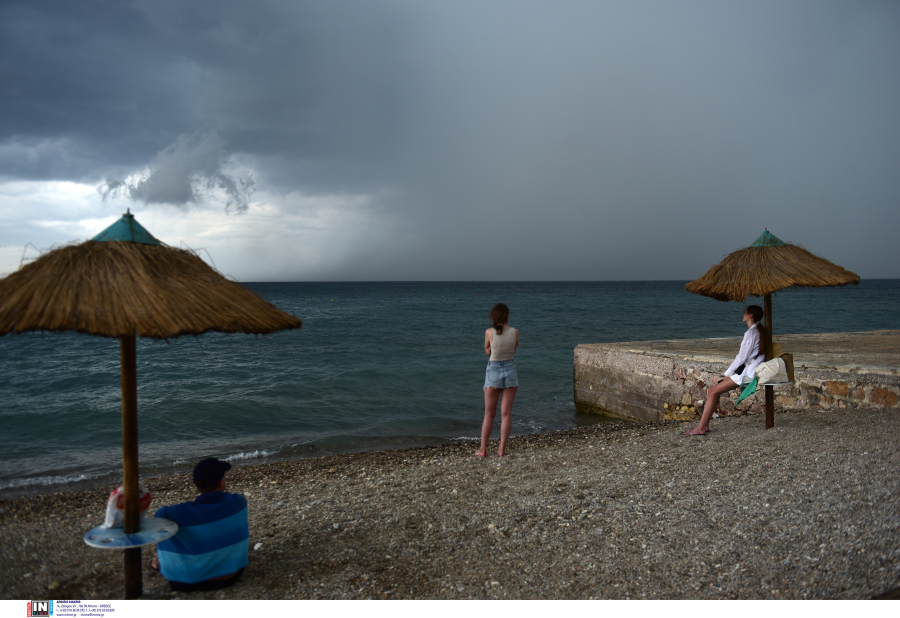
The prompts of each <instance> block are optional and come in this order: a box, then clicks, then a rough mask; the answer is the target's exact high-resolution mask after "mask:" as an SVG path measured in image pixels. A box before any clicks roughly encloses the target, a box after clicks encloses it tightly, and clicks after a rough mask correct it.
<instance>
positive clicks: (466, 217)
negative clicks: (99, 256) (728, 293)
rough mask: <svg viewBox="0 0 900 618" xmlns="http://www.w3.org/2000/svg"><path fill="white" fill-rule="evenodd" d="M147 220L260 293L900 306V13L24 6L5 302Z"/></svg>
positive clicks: (3, 127)
mask: <svg viewBox="0 0 900 618" xmlns="http://www.w3.org/2000/svg"><path fill="white" fill-rule="evenodd" d="M126 208H130V209H131V211H132V212H133V213H135V215H136V217H137V219H138V221H140V222H141V223H142V224H143V225H144V226H145V227H146V228H147V229H148V230H149V231H150V232H151V233H153V234H154V235H155V236H157V237H158V238H159V239H160V240H162V241H163V242H166V243H168V244H170V245H174V246H188V247H191V248H193V249H198V250H199V249H201V248H202V249H206V250H207V251H208V253H209V255H211V256H212V260H213V261H214V262H215V265H216V266H217V267H218V268H219V270H221V271H222V272H224V273H226V274H228V275H231V276H233V277H234V278H236V279H238V280H242V281H311V280H320V281H321V280H491V279H497V280H562V279H576V280H632V279H694V278H697V277H699V276H700V275H702V274H703V273H704V272H705V271H706V270H707V269H708V268H709V267H710V266H712V265H713V264H715V263H716V262H718V261H719V260H720V259H721V258H722V256H724V255H726V254H727V253H729V252H731V251H733V250H736V249H739V248H742V247H745V246H747V245H749V244H751V243H752V242H753V241H754V240H755V239H756V238H757V237H758V236H759V235H760V233H762V231H763V229H765V228H768V229H769V230H770V231H771V232H772V233H773V234H775V235H776V236H778V237H780V238H781V239H783V240H785V241H789V242H794V243H797V244H800V245H803V246H804V247H806V248H807V249H809V250H810V251H812V252H814V253H816V254H818V255H822V256H824V257H826V258H828V259H830V260H832V261H833V262H835V263H837V264H840V265H841V266H844V267H845V268H848V269H850V270H852V271H854V272H856V273H857V274H859V275H860V276H861V277H863V278H897V277H900V243H898V230H900V2H896V1H892V0H888V1H885V2H868V1H865V0H847V1H842V2H827V1H824V0H812V1H809V2H801V1H790V0H776V1H772V2H768V1H762V0H753V1H752V2H748V1H745V0H741V1H735V2H728V1H726V0H714V1H708V2H705V1H679V2H672V1H669V0H661V1H648V2H641V1H636V0H627V1H622V2H604V1H600V0H594V1H585V2H569V1H565V0H552V1H551V0H545V1H537V2H528V1H526V0H515V1H509V2H506V1H500V0H477V1H472V2H468V1H463V0H447V1H440V0H432V1H428V2H422V1H421V0H408V1H402V0H399V1H389V0H356V1H347V2H344V1H339V0H327V1H325V0H322V1H318V2H301V1H298V0H284V1H275V0H255V1H254V2H252V3H249V2H246V1H236V0H214V1H213V0H209V1H205V0H129V1H127V2H126V1H118V0H82V1H79V2H72V1H71V0H60V1H57V2H53V1H43V0H27V1H23V2H16V1H8V0H0V275H2V274H5V273H9V272H12V271H14V270H15V269H16V268H17V267H18V265H19V262H20V260H21V258H22V256H23V251H24V255H25V257H26V259H27V258H29V257H36V256H37V255H38V254H39V252H40V251H42V250H46V249H48V248H50V247H52V246H55V245H59V244H64V243H67V242H71V241H75V240H84V239H88V238H91V237H93V236H94V235H96V234H97V233H99V232H100V231H102V230H103V229H104V228H105V227H107V226H108V225H109V224H111V223H112V222H113V221H115V220H116V219H117V218H118V217H119V216H121V214H122V213H123V212H124V211H125V209H126ZM29 243H30V244H29ZM203 256H204V258H206V253H203Z"/></svg>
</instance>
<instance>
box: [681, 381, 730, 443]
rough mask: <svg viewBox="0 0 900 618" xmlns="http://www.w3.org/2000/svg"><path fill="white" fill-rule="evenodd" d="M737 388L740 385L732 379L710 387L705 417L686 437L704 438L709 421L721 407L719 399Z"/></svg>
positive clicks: (702, 417)
mask: <svg viewBox="0 0 900 618" xmlns="http://www.w3.org/2000/svg"><path fill="white" fill-rule="evenodd" d="M737 387H738V385H737V384H735V383H734V380H732V379H731V378H725V379H724V380H722V381H721V382H719V383H718V384H715V385H713V386H710V387H709V390H708V391H706V404H705V405H704V406H703V415H702V416H701V417H700V422H699V423H697V425H696V426H694V427H692V428H691V429H688V430H687V431H685V432H684V435H686V436H702V435H703V434H705V433H706V432H707V431H709V419H711V418H712V415H713V412H715V411H716V408H717V407H718V406H719V398H720V397H721V396H722V393H727V392H728V391H730V390H733V389H735V388H737Z"/></svg>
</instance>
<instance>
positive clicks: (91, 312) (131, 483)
mask: <svg viewBox="0 0 900 618" xmlns="http://www.w3.org/2000/svg"><path fill="white" fill-rule="evenodd" d="M300 326H301V322H300V320H298V319H297V318H295V317H294V316H292V315H289V314H287V313H285V312H283V311H281V310H280V309H278V308H276V307H275V306H274V305H272V304H270V303H268V302H266V301H264V300H263V299H261V298H260V297H259V296H257V295H256V294H255V293H253V292H252V291H250V290H249V289H248V288H246V287H244V286H243V285H241V284H239V283H236V282H234V281H229V280H228V279H226V278H225V277H224V276H222V274H221V273H219V272H217V271H216V270H214V269H213V268H211V267H209V266H208V265H207V264H206V263H204V262H203V260H201V259H200V258H199V257H198V256H197V255H196V254H194V253H192V252H190V251H185V250H183V249H177V248H174V247H169V246H167V245H165V244H164V243H162V242H160V241H159V240H157V239H156V238H154V237H153V235H151V234H150V233H149V232H148V231H147V230H146V229H144V228H143V227H142V226H141V225H140V224H139V223H138V222H137V221H135V219H134V216H133V215H132V214H131V213H130V212H128V213H126V214H125V215H123V216H122V218H121V219H120V220H119V221H117V222H116V223H114V224H113V225H111V226H110V227H109V228H107V229H106V230H104V231H103V232H101V233H100V234H98V235H97V236H96V237H94V239H92V240H89V241H86V242H83V243H81V244H76V245H69V246H66V247H62V248H59V249H55V250H53V251H50V252H48V253H46V254H44V255H43V256H41V257H40V258H38V259H37V260H35V261H33V262H31V263H29V264H27V265H26V266H24V267H22V268H20V269H19V270H18V271H17V272H15V273H13V274H11V275H9V276H7V277H5V278H4V279H0V335H6V334H8V333H23V332H26V331H36V330H41V331H53V332H60V331H68V330H72V331H76V332H79V333H86V334H89V335H97V336H101V337H115V338H117V339H119V342H120V349H121V362H122V457H123V471H124V477H125V478H124V486H125V532H126V533H127V534H131V533H136V532H138V531H139V530H140V518H139V511H138V486H137V484H138V457H137V376H136V350H135V337H136V336H137V337H151V338H154V339H169V338H174V337H180V336H182V335H200V334H202V333H205V332H208V331H219V332H226V333H237V332H240V333H252V334H268V333H273V332H276V331H279V330H285V329H292V328H300ZM125 586H126V598H134V597H137V596H140V594H141V573H140V548H137V549H128V550H125Z"/></svg>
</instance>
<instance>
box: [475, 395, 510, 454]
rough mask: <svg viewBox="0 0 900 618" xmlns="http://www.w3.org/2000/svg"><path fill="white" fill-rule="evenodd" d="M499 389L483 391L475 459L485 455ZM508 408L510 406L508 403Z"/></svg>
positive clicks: (501, 429)
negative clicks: (482, 410)
mask: <svg viewBox="0 0 900 618" xmlns="http://www.w3.org/2000/svg"><path fill="white" fill-rule="evenodd" d="M501 390H502V389H499V388H490V387H488V388H486V389H484V422H483V423H482V424H481V448H480V449H478V450H477V451H475V455H476V456H477V457H484V456H485V455H487V444H488V440H489V439H490V437H491V431H493V430H494V417H495V416H497V400H498V399H499V398H500V391H501ZM510 408H512V404H511V403H510ZM500 432H501V435H502V433H503V425H502V423H501V425H500Z"/></svg>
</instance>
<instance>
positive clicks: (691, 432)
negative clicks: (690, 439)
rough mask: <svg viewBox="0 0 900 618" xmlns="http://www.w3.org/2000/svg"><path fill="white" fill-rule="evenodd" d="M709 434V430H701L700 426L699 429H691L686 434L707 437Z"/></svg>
mask: <svg viewBox="0 0 900 618" xmlns="http://www.w3.org/2000/svg"><path fill="white" fill-rule="evenodd" d="M708 433H709V428H708V427H707V428H706V429H699V425H698V426H697V427H691V428H690V429H688V430H687V431H685V432H684V435H686V436H705V435H706V434H708Z"/></svg>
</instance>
